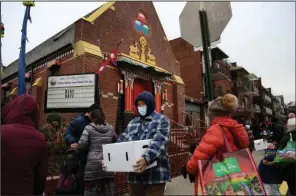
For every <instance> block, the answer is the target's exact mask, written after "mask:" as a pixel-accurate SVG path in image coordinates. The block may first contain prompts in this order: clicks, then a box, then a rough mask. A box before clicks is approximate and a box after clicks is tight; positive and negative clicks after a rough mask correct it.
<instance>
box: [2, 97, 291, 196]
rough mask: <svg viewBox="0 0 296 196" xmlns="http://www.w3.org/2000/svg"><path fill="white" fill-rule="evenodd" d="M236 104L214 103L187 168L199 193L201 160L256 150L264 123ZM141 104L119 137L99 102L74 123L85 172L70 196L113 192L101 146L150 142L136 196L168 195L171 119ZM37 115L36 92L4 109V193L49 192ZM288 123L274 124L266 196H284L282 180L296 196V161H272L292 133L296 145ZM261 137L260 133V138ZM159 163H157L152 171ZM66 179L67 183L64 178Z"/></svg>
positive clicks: (264, 168) (264, 172) (150, 102)
mask: <svg viewBox="0 0 296 196" xmlns="http://www.w3.org/2000/svg"><path fill="white" fill-rule="evenodd" d="M237 104H238V101H237V97H236V96H234V95H232V94H226V95H224V96H223V97H218V98H217V99H215V100H213V101H212V102H210V103H209V112H208V117H209V119H210V127H209V128H208V130H207V131H206V134H205V135H204V136H203V138H202V140H201V141H200V143H199V144H198V145H197V146H191V153H192V154H191V157H190V158H189V161H188V162H187V165H186V168H184V169H185V171H184V173H186V174H187V173H188V174H190V176H191V177H192V176H195V179H194V180H193V181H194V182H195V192H196V194H197V192H198V185H199V181H198V175H197V174H198V171H199V169H198V164H197V162H198V160H211V159H212V157H213V156H214V155H216V154H217V153H224V152H227V151H228V150H229V149H231V151H237V150H240V149H246V148H250V150H251V151H252V150H253V140H254V136H253V134H252V129H253V130H255V129H258V126H257V127H256V126H254V123H252V124H253V125H252V126H250V125H245V124H243V123H240V122H238V121H236V120H234V119H232V118H231V114H232V113H233V112H234V111H235V109H236V107H237ZM135 106H136V108H137V112H138V114H137V116H136V117H135V118H134V119H133V120H132V121H130V122H129V124H128V126H127V128H126V130H125V132H124V133H123V134H121V135H117V134H116V133H115V131H114V129H113V127H112V126H111V125H110V124H109V123H108V122H107V121H106V119H105V114H104V111H103V109H102V108H101V107H100V106H99V105H97V104H94V105H92V106H90V108H89V110H88V111H87V112H86V113H85V114H82V115H80V116H78V117H77V118H75V119H73V120H72V122H71V124H70V125H69V127H68V128H67V130H66V132H65V134H64V140H65V142H66V143H67V144H68V145H69V146H70V148H71V149H72V150H74V151H75V152H76V153H75V156H77V159H75V160H77V161H78V162H79V170H80V175H79V176H78V177H77V178H75V182H72V183H75V186H73V189H72V190H71V192H70V191H69V192H68V195H85V196H94V195H114V176H115V173H113V172H108V171H106V167H105V166H104V164H103V150H102V145H104V144H110V143H115V142H128V141H137V140H145V139H151V142H150V144H149V147H148V150H147V151H145V153H144V154H143V155H142V156H141V157H139V158H138V160H137V162H136V163H135V165H134V169H135V170H134V171H135V172H130V173H129V174H128V188H129V194H130V195H131V196H138V195H146V196H152V195H153V196H162V195H164V192H165V186H166V183H167V182H169V181H170V180H171V177H170V163H169V155H168V142H169V137H170V121H169V119H168V118H167V117H166V116H165V115H163V114H159V113H157V112H155V102H154V97H153V95H152V94H151V93H149V92H142V93H141V94H140V95H139V96H138V97H137V98H136V100H135ZM37 113H38V106H37V103H36V100H35V99H34V98H33V97H32V96H30V95H21V96H19V97H18V98H16V99H15V100H13V101H12V102H10V103H8V104H7V105H6V106H5V107H4V108H3V110H2V118H1V121H2V125H1V145H2V146H1V156H2V157H1V158H2V160H5V161H2V168H1V175H2V176H1V177H2V180H1V194H2V195H42V193H43V192H44V189H45V184H46V174H47V166H48V165H47V164H48V157H47V146H46V140H45V137H44V136H43V135H42V134H41V133H40V132H39V131H38V127H37V120H38V117H37ZM289 118H290V119H289V120H288V123H287V131H285V130H284V128H283V127H282V126H279V125H278V124H277V123H278V122H277V121H276V120H274V121H273V124H272V126H271V127H273V129H274V130H276V131H274V136H273V142H272V144H270V145H269V147H268V150H267V151H266V155H265V157H264V158H263V159H262V161H261V162H260V165H259V168H258V170H259V173H260V175H261V179H262V182H263V183H264V187H265V190H266V192H267V194H272V195H278V194H279V191H278V187H279V184H280V183H281V182H282V181H283V180H284V181H287V183H288V186H289V190H290V194H291V195H294V194H296V193H295V162H294V163H291V164H288V165H286V166H285V167H284V168H278V167H276V165H275V164H274V163H273V161H274V157H275V154H276V150H277V149H278V147H280V146H284V145H287V142H288V141H290V135H291V134H292V136H293V140H294V141H295V139H296V125H295V124H296V123H295V122H296V121H295V115H293V114H291V115H289ZM257 137H259V135H258V133H256V134H255V138H257ZM223 138H224V139H223ZM226 140H227V141H228V142H227V143H226ZM155 161H156V162H157V166H155V167H152V168H150V169H147V170H146V168H147V167H148V166H149V165H150V164H151V163H153V162H155ZM64 162H65V161H64ZM119 164H120V163H119ZM61 173H63V172H62V171H61ZM61 176H63V179H65V175H62V174H61ZM63 182H64V180H63ZM65 194H67V193H65Z"/></svg>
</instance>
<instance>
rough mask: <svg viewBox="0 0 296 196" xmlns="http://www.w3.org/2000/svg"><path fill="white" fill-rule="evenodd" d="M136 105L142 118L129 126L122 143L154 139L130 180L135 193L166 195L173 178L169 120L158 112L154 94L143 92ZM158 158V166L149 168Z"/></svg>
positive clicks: (132, 195)
mask: <svg viewBox="0 0 296 196" xmlns="http://www.w3.org/2000/svg"><path fill="white" fill-rule="evenodd" d="M135 105H136V107H137V111H138V114H139V115H138V117H136V118H134V119H133V120H132V121H131V122H130V123H129V124H128V126H127V128H126V130H125V133H123V134H122V135H121V136H120V137H119V138H118V142H127V141H137V140H145V139H152V141H151V142H150V144H149V147H148V150H147V151H146V152H145V153H144V154H143V155H142V157H139V160H138V161H137V163H136V165H135V171H136V172H135V173H129V175H128V183H129V192H130V195H131V196H138V195H157V196H161V195H164V189H165V183H166V182H168V181H170V164H169V156H168V141H169V133H170V121H169V119H168V118H167V117H166V116H164V115H162V114H159V113H156V112H155V102H154V97H153V95H152V94H151V93H149V92H146V91H144V92H142V93H141V94H140V95H139V96H138V97H137V99H136V101H135ZM154 161H157V166H155V167H152V168H150V169H147V170H145V169H146V167H147V166H148V165H150V164H151V163H153V162H154Z"/></svg>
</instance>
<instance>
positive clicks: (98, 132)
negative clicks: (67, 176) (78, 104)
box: [78, 123, 117, 181]
mask: <svg viewBox="0 0 296 196" xmlns="http://www.w3.org/2000/svg"><path fill="white" fill-rule="evenodd" d="M116 139H117V135H116V133H115V131H114V130H113V127H112V126H111V125H109V124H108V123H106V125H96V124H94V123H90V124H89V125H88V126H86V127H85V129H84V131H83V133H82V136H81V138H80V140H79V142H78V149H79V150H87V151H88V153H87V163H86V167H85V172H84V180H86V181H88V180H97V179H102V178H113V177H114V173H112V172H106V171H104V170H103V169H102V161H103V149H102V145H103V144H110V143H112V142H113V141H116Z"/></svg>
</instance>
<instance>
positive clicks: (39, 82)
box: [32, 77, 42, 86]
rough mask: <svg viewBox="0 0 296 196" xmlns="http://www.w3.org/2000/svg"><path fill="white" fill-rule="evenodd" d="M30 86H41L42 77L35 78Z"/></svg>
mask: <svg viewBox="0 0 296 196" xmlns="http://www.w3.org/2000/svg"><path fill="white" fill-rule="evenodd" d="M32 86H42V77H39V78H37V79H36V80H35V82H34V84H33V85H32Z"/></svg>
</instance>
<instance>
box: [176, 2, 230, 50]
mask: <svg viewBox="0 0 296 196" xmlns="http://www.w3.org/2000/svg"><path fill="white" fill-rule="evenodd" d="M199 10H205V11H206V13H207V20H208V28H209V34H210V42H214V41H217V40H219V37H220V35H221V34H222V32H223V30H224V29H225V27H226V25H227V24H228V22H229V21H230V19H231V17H232V11H231V6H230V2H220V1H215V2H187V3H186V5H185V7H184V9H183V11H182V13H181V15H180V17H179V21H180V30H181V37H182V38H183V39H184V40H186V41H187V42H189V43H190V44H192V45H193V46H195V47H199V46H201V45H202V38H201V30H200V28H201V27H200V19H199V12H198V11H199Z"/></svg>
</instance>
